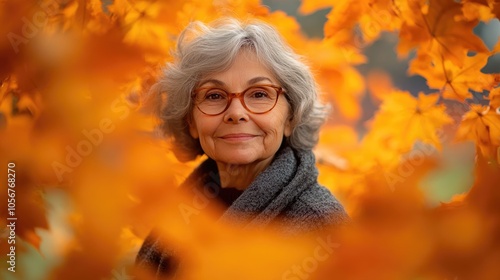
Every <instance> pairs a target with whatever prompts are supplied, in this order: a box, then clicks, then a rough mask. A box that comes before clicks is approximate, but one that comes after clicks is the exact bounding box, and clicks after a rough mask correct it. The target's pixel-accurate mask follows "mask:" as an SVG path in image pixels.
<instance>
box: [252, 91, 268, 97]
mask: <svg viewBox="0 0 500 280" xmlns="http://www.w3.org/2000/svg"><path fill="white" fill-rule="evenodd" d="M267 96H268V94H267V92H265V91H255V92H253V93H252V97H253V98H264V97H267Z"/></svg>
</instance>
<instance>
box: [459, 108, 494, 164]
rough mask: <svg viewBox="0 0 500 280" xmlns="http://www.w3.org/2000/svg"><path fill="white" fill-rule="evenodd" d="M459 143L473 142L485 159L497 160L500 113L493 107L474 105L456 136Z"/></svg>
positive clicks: (465, 116) (466, 114)
mask: <svg viewBox="0 0 500 280" xmlns="http://www.w3.org/2000/svg"><path fill="white" fill-rule="evenodd" d="M455 139H456V140H457V141H465V140H471V141H474V142H475V143H476V145H477V146H478V147H479V148H480V151H481V152H482V154H483V155H484V156H485V157H488V158H496V157H497V150H498V147H499V146H500V112H499V110H498V107H497V108H492V106H483V105H478V104H472V105H471V109H470V111H469V112H467V113H465V115H464V116H463V119H462V122H461V123H460V126H459V127H458V130H457V132H456V135H455Z"/></svg>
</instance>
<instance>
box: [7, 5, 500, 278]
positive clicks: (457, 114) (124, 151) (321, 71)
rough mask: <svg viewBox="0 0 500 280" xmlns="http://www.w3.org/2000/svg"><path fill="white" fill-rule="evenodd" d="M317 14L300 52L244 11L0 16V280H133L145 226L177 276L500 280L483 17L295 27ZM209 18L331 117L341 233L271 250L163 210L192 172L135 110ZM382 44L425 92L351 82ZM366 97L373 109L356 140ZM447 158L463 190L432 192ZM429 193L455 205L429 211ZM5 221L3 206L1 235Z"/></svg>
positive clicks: (286, 19) (371, 79) (384, 9)
mask: <svg viewBox="0 0 500 280" xmlns="http://www.w3.org/2000/svg"><path fill="white" fill-rule="evenodd" d="M330 7H333V8H332V9H331V10H330V11H329V12H328V15H327V22H326V23H325V25H324V38H309V37H307V36H305V35H304V34H303V33H302V32H301V27H300V25H299V24H298V23H297V21H296V19H295V18H293V17H291V16H289V15H287V14H286V13H285V12H283V11H280V10H276V11H270V10H269V9H268V8H267V7H266V6H263V5H262V4H261V3H260V1H258V0H235V1H226V0H220V1H213V2H211V1H201V0H188V1H135V0H116V1H112V2H110V3H107V2H105V3H104V4H103V2H101V1H100V0H90V1H83V0H59V1H55V0H40V1H27V0H25V1H12V0H4V1H1V2H0V19H1V22H2V25H0V34H1V36H0V61H1V64H0V81H1V87H0V152H1V154H0V163H1V164H2V166H4V168H5V166H7V163H8V162H15V164H16V175H17V176H16V187H15V189H16V216H17V217H18V222H17V226H16V233H17V243H16V250H17V251H16V254H17V271H16V272H15V273H11V272H9V271H7V270H6V269H5V270H3V271H1V272H0V273H1V274H0V275H2V277H3V278H4V279H132V277H136V278H139V277H140V278H141V279H142V278H144V277H145V278H147V277H148V276H147V275H145V274H144V272H143V271H137V270H135V269H134V268H133V266H132V262H133V258H134V256H135V253H136V252H137V250H138V247H139V246H140V244H141V242H142V239H143V238H144V237H145V236H146V235H147V233H148V232H149V230H150V229H151V228H152V227H153V226H155V225H160V228H162V229H163V231H164V234H165V237H166V239H167V240H168V242H169V243H170V244H175V246H176V247H177V250H178V252H179V255H180V256H181V258H182V259H183V265H182V266H181V267H180V271H179V273H178V275H177V278H178V279H333V278H337V279H500V271H499V270H498V268H497V265H498V263H499V262H500V239H499V236H500V213H499V212H500V207H498V201H499V199H500V189H499V186H500V172H499V171H500V170H499V164H498V162H499V159H500V151H499V146H500V88H498V84H499V82H500V79H499V75H498V74H496V73H488V74H487V73H483V72H482V71H481V69H482V68H483V67H484V65H485V64H486V63H487V61H488V59H489V58H491V57H492V56H493V55H495V54H497V53H498V52H499V51H500V43H498V42H497V44H496V46H494V47H493V48H492V49H489V48H488V47H486V45H485V44H484V42H483V41H482V40H481V39H480V38H479V37H478V36H476V35H475V34H474V33H473V28H474V27H475V26H477V25H478V24H479V23H480V22H488V21H490V20H492V19H495V18H497V19H498V18H499V17H500V2H498V0H467V1H453V0H430V1H424V0H392V1H388V0H362V1H359V0H305V1H303V2H302V3H301V6H300V8H299V13H301V14H302V15H307V14H310V13H313V12H314V11H317V10H319V9H322V8H330ZM222 16H233V17H237V18H241V19H248V18H257V19H260V20H264V21H266V22H269V23H271V24H273V25H274V26H276V27H277V29H278V30H279V32H280V33H281V34H282V35H283V36H284V37H285V38H286V40H287V41H288V42H289V43H290V44H291V45H292V46H293V48H294V49H295V50H296V51H297V52H298V53H300V54H301V55H303V56H304V57H305V58H307V60H308V61H309V63H310V65H311V67H312V69H313V71H314V73H315V75H316V79H317V81H318V83H319V85H320V87H321V88H322V98H323V99H324V100H325V101H326V102H331V103H333V104H334V108H335V111H336V113H335V116H336V119H335V120H332V121H330V122H329V123H328V124H327V125H326V126H325V127H324V129H323V131H322V133H321V138H320V143H319V145H318V147H317V149H316V154H317V159H318V167H319V170H320V178H319V180H320V182H321V183H322V184H324V185H325V186H327V187H328V188H330V189H331V190H332V192H333V193H334V194H335V195H336V196H337V197H338V198H339V200H341V201H342V203H343V204H344V205H345V206H346V209H347V210H348V212H349V214H350V215H351V216H352V218H353V220H354V223H353V225H352V226H350V227H347V228H342V229H327V230H325V231H324V232H322V233H318V234H317V235H314V236H305V237H300V238H288V239H284V238H283V237H281V236H277V235H275V234H274V233H273V232H265V233H263V232H258V233H255V232H241V231H239V230H238V229H234V228H229V227H228V228H225V227H220V226H218V227H216V226H214V223H213V219H214V217H213V214H212V213H213V212H214V211H211V209H208V208H207V209H198V210H199V211H198V212H199V213H198V214H197V215H196V216H195V217H193V218H192V220H191V222H190V223H186V221H185V220H183V219H181V218H180V217H179V210H178V206H179V203H180V202H179V201H183V200H186V199H187V200H188V201H192V200H193V199H195V198H193V197H192V194H191V196H189V195H188V196H184V195H183V194H181V193H180V192H177V191H176V187H177V186H178V184H179V183H180V182H182V180H183V179H184V178H185V177H186V175H187V174H189V172H190V171H191V170H192V169H193V167H194V166H196V165H197V163H199V161H200V160H201V159H200V160H198V161H196V162H192V163H188V164H182V163H179V162H178V161H176V159H175V157H174V156H173V153H172V151H171V148H170V147H169V143H167V142H165V141H164V140H163V139H161V138H160V137H158V136H157V134H156V133H155V132H154V128H155V124H156V121H155V120H154V118H153V117H152V116H151V114H150V113H151V106H150V104H148V103H145V102H143V101H144V98H143V97H144V96H145V95H146V93H147V90H148V88H149V86H150V85H151V84H152V83H154V81H155V79H156V78H157V77H158V74H159V69H160V67H161V66H162V65H164V63H165V62H167V61H169V60H170V59H171V57H170V53H169V50H170V49H171V48H173V47H174V46H175V40H176V38H177V35H178V34H179V32H180V31H181V30H182V29H183V28H184V27H185V26H186V25H187V24H188V23H189V22H190V21H192V20H201V21H204V22H209V21H211V20H214V19H216V18H219V17H222ZM383 32H391V33H392V34H395V36H397V38H398V42H397V52H398V55H399V56H400V57H406V56H407V55H408V54H409V53H414V54H415V55H414V56H412V57H411V59H410V65H409V68H408V75H420V76H421V77H423V78H425V80H426V81H427V84H428V86H429V87H430V88H431V89H432V90H433V92H432V93H429V94H424V93H413V94H411V93H410V92H409V91H407V89H398V88H395V87H394V85H393V84H392V81H391V77H390V76H389V75H388V74H387V73H384V72H376V73H370V75H368V76H367V77H364V76H363V75H361V74H360V73H359V71H358V69H357V68H356V66H359V65H362V64H364V63H366V62H367V58H366V56H365V55H364V53H363V48H365V47H367V46H369V45H370V44H372V43H373V42H375V41H376V40H377V39H378V38H379V37H380V36H381V34H382V33H383ZM366 89H368V92H369V94H370V96H369V98H370V100H371V101H372V102H373V104H375V105H376V106H378V107H377V108H378V109H377V111H376V113H375V115H374V116H373V117H372V118H371V119H370V121H368V122H367V123H366V124H365V125H366V133H363V134H360V133H359V132H358V131H357V130H356V129H355V128H354V127H353V126H354V124H355V123H356V122H357V121H358V120H360V118H361V116H362V106H361V101H362V100H363V99H364V98H366V96H364V93H365V90H366ZM478 97H480V98H479V99H478ZM461 142H470V143H471V144H472V145H473V146H474V147H475V151H474V153H475V154H474V156H470V155H468V154H467V151H466V150H467V148H466V147H465V148H464V146H460V145H459V143H461ZM450 154H463V156H458V157H457V158H456V161H463V162H464V164H465V165H468V166H473V168H472V169H473V171H471V172H472V173H473V174H472V175H471V177H470V178H472V179H471V180H470V182H467V181H466V180H467V178H469V177H468V176H467V175H464V177H463V178H464V179H462V180H444V181H440V179H434V180H433V179H432V178H433V177H432V176H435V174H437V173H440V172H441V173H443V174H448V173H447V172H449V168H450V165H448V164H447V160H446V159H447V158H449V156H450ZM459 168H460V167H459ZM4 170H5V169H4ZM458 170H462V169H458ZM459 172H460V171H459ZM464 172H465V171H464ZM0 176H1V180H2V182H6V181H7V179H6V177H7V175H6V172H5V171H4V172H2V174H0ZM446 176H450V175H446ZM452 176H453V175H452ZM439 178H443V177H439ZM447 184H449V185H447ZM455 184H457V185H458V184H459V185H458V186H457V185H455ZM429 188H442V189H443V190H444V191H445V192H446V190H448V189H452V190H455V191H456V190H457V189H460V190H464V191H465V192H464V193H463V194H461V195H457V196H455V197H454V198H453V199H452V200H451V201H448V202H446V203H441V204H438V203H437V201H434V202H433V203H431V204H429V200H428V199H427V198H426V196H425V194H424V193H423V192H422V189H427V190H428V189H429ZM469 189H470V190H469ZM467 190H468V191H467ZM6 200H7V191H2V192H1V193H0V201H6ZM5 205H6V204H5ZM62 205H64V206H62ZM7 215H8V213H7V207H6V206H2V208H1V209H0V217H1V221H2V222H0V223H1V224H2V226H3V228H4V229H5V228H6V226H5V224H4V223H6V221H7V219H6V218H7ZM7 235H8V232H7V231H5V230H4V231H3V232H2V242H1V243H0V249H1V250H0V251H1V252H2V257H1V260H2V262H3V263H4V264H5V263H6V262H5V261H6V260H7V257H6V254H4V253H3V252H8V245H7V244H6V242H4V240H3V238H4V237H7ZM320 252H321V253H320Z"/></svg>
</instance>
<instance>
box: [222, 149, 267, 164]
mask: <svg viewBox="0 0 500 280" xmlns="http://www.w3.org/2000/svg"><path fill="white" fill-rule="evenodd" d="M214 160H215V161H217V162H220V163H225V164H232V165H246V164H251V163H253V162H255V161H256V160H258V157H257V154H256V153H255V152H254V151H245V150H226V151H222V152H219V153H218V154H217V157H215V158H214Z"/></svg>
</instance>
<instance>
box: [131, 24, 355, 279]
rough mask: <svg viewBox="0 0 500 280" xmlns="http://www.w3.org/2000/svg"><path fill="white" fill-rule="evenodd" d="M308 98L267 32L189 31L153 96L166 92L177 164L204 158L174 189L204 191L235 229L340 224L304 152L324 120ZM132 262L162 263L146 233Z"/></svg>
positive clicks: (285, 51) (313, 96)
mask: <svg viewBox="0 0 500 280" xmlns="http://www.w3.org/2000/svg"><path fill="white" fill-rule="evenodd" d="M317 91H318V89H317V86H316V83H315V81H314V79H313V77H312V75H311V72H310V70H309V69H308V67H307V66H306V65H305V64H304V63H303V62H302V61H301V59H300V57H299V56H298V55H297V54H295V53H294V52H293V51H292V49H291V48H290V47H289V46H288V45H287V44H286V43H285V42H284V41H283V39H282V38H281V37H280V35H279V34H278V33H277V31H276V30H275V29H274V28H272V27H271V26H269V25H267V24H265V23H261V22H252V23H245V24H244V23H241V22H238V21H236V20H224V21H219V22H217V23H215V24H214V25H211V26H206V25H204V24H202V23H199V22H195V23H192V24H191V25H189V26H188V27H187V29H186V30H185V31H183V32H182V34H181V35H180V37H179V40H178V44H177V51H176V53H175V60H174V62H172V63H169V64H168V65H167V67H166V69H165V72H164V75H163V77H162V78H161V79H160V80H159V82H158V83H157V84H156V85H155V87H154V90H153V92H154V93H155V94H164V95H165V98H163V100H165V103H164V104H162V106H161V109H160V111H159V118H160V120H161V128H162V131H163V132H164V134H165V135H166V136H168V137H170V138H171V139H172V140H173V143H174V145H175V146H176V149H175V152H176V156H177V158H178V159H180V160H182V161H189V160H192V159H195V158H196V157H197V156H199V155H203V154H206V155H207V156H208V159H207V160H205V161H204V162H203V163H201V164H200V166H199V167H197V168H196V169H195V170H194V171H193V173H192V174H191V175H190V176H189V177H188V178H187V179H186V181H185V182H184V184H183V185H182V186H181V188H204V187H206V186H210V188H212V189H211V193H214V194H217V195H216V196H214V197H213V199H212V202H211V203H217V204H220V205H223V209H224V210H223V211H222V212H221V216H220V219H219V222H224V223H226V222H229V223H235V224H237V225H238V226H242V227H266V226H268V225H271V224H273V225H278V226H279V227H280V228H282V229H283V231H285V232H287V233H297V232H307V231H312V230H317V229H321V228H323V227H326V226H332V225H340V224H343V223H345V222H346V221H347V220H348V216H347V215H346V213H345V211H344V208H343V207H342V205H341V204H340V203H339V202H338V201H337V200H336V199H335V198H334V197H333V196H332V194H331V193H330V192H329V191H328V189H326V188H324V187H323V186H320V185H319V184H318V182H317V177H318V171H317V169H316V167H315V158H314V155H313V153H312V151H311V149H312V148H313V147H314V146H315V144H316V143H317V140H318V130H319V128H320V126H321V124H322V123H323V122H324V120H325V118H326V110H325V107H324V106H323V105H322V104H321V103H320V102H319V100H318V92H317ZM214 186H215V187H214ZM214 188H215V189H214ZM166 256H167V257H166ZM137 262H138V263H139V264H142V265H144V264H146V265H153V266H154V267H155V269H156V271H158V272H161V271H168V270H169V269H170V268H169V265H171V263H170V258H169V257H168V253H167V252H165V250H164V249H162V246H160V245H159V241H158V240H157V238H156V236H154V235H150V236H149V237H148V238H147V239H146V240H145V242H144V244H143V246H142V248H141V250H140V252H139V254H138V257H137Z"/></svg>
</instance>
